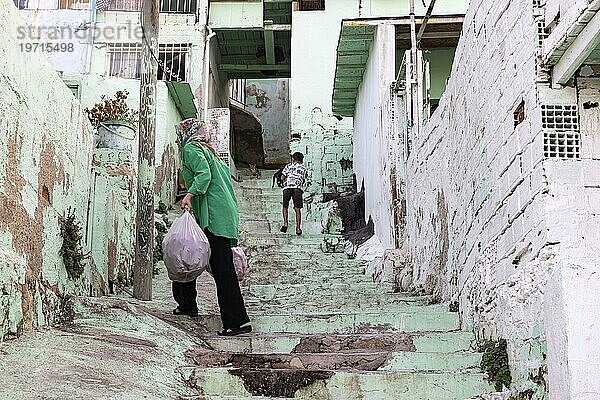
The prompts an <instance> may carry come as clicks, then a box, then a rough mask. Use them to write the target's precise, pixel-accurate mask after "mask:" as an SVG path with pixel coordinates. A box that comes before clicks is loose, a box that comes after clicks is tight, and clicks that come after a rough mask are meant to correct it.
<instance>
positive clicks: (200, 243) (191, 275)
mask: <svg viewBox="0 0 600 400" xmlns="http://www.w3.org/2000/svg"><path fill="white" fill-rule="evenodd" d="M162 247H163V261H164V262H165V266H166V267H167V273H168V275H169V279H171V280H172V281H176V282H191V281H193V280H194V279H196V278H197V277H199V276H200V275H201V274H202V272H204V271H205V270H206V268H207V267H208V262H209V260H210V244H209V243H208V239H207V238H206V235H205V234H204V232H203V231H202V229H201V228H200V227H199V226H198V223H197V222H196V219H195V218H194V216H193V215H192V214H190V213H189V212H188V211H185V212H184V213H183V215H182V216H181V217H179V218H177V219H176V220H175V222H173V226H171V229H169V231H168V232H167V234H166V235H165V238H164V239H163V242H162Z"/></svg>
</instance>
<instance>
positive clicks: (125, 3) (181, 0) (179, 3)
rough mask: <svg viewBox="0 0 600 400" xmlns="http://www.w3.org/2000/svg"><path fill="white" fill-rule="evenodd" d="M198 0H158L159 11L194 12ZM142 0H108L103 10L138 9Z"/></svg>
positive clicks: (140, 7)
mask: <svg viewBox="0 0 600 400" xmlns="http://www.w3.org/2000/svg"><path fill="white" fill-rule="evenodd" d="M197 7H198V0H160V12H163V13H177V14H195V13H196V9H197ZM141 9H142V0H110V2H109V4H108V6H107V7H106V8H105V9H104V11H140V10H141Z"/></svg>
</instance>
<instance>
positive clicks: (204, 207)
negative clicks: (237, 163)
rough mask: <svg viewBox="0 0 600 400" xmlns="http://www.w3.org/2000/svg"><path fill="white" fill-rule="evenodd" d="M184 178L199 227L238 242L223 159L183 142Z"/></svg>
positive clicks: (232, 196) (234, 202)
mask: <svg viewBox="0 0 600 400" xmlns="http://www.w3.org/2000/svg"><path fill="white" fill-rule="evenodd" d="M182 153H183V154H182V169H183V178H184V179H185V185H186V187H187V191H188V192H189V193H191V194H193V195H194V197H193V199H192V208H193V210H194V215H195V216H196V221H197V222H198V225H200V227H201V228H202V229H205V228H208V230H209V231H211V232H212V233H213V234H214V235H216V236H222V237H226V238H230V239H232V246H234V245H235V244H236V242H237V238H238V227H239V215H238V204H237V200H236V198H235V193H234V192H233V185H232V183H231V172H230V171H229V167H228V166H227V164H225V162H224V161H223V160H221V159H219V158H217V157H216V156H215V155H214V154H213V153H212V152H211V151H210V150H209V149H207V148H206V147H204V146H203V145H202V144H200V143H197V142H190V143H188V144H186V145H185V146H184V148H183V152H182Z"/></svg>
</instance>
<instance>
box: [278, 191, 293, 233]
mask: <svg viewBox="0 0 600 400" xmlns="http://www.w3.org/2000/svg"><path fill="white" fill-rule="evenodd" d="M291 197H292V196H291V190H290V189H286V190H284V191H283V209H282V210H283V226H282V227H281V229H280V230H281V232H283V233H285V232H287V227H288V207H289V206H290V200H291Z"/></svg>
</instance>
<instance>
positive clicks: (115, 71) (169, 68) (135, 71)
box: [108, 43, 190, 82]
mask: <svg viewBox="0 0 600 400" xmlns="http://www.w3.org/2000/svg"><path fill="white" fill-rule="evenodd" d="M189 51H190V44H160V45H159V50H158V64H159V65H158V79H159V80H163V81H178V82H179V81H185V80H186V78H187V68H188V55H189ZM141 57H142V45H141V44H140V43H111V44H109V45H108V75H109V76H116V77H119V78H126V79H140V68H141Z"/></svg>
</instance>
